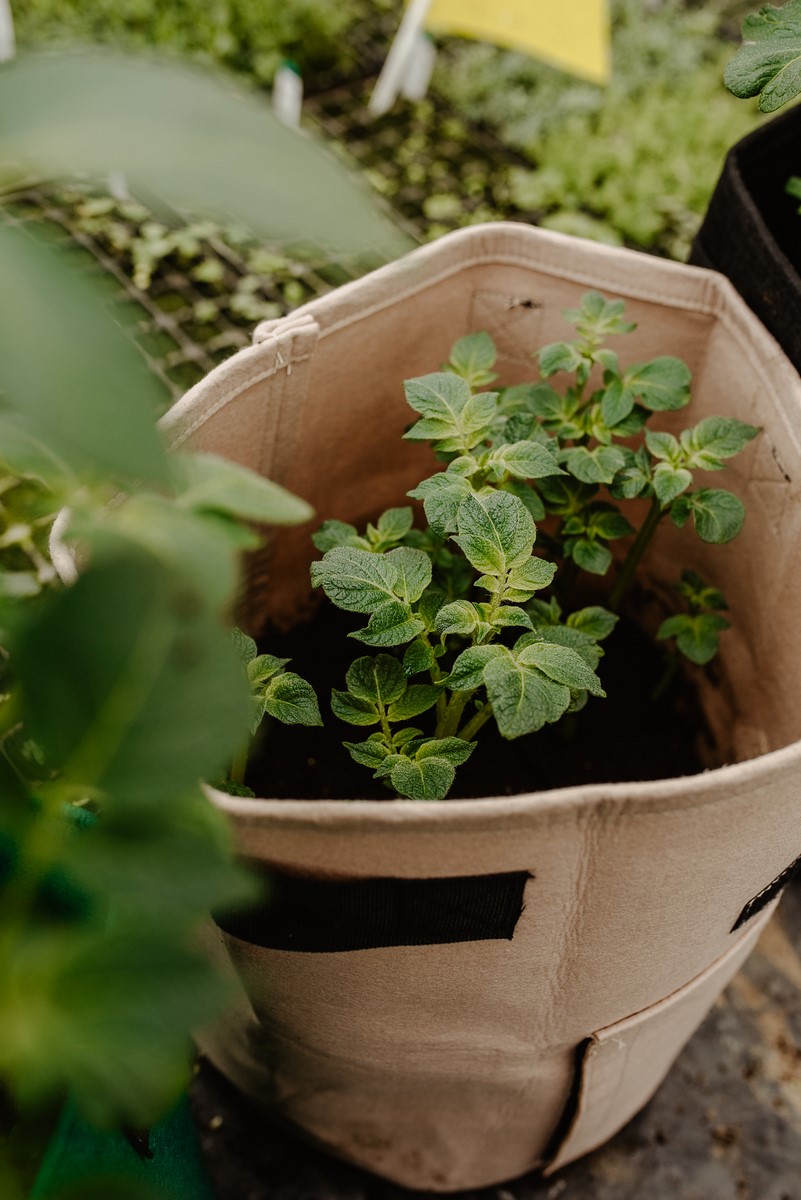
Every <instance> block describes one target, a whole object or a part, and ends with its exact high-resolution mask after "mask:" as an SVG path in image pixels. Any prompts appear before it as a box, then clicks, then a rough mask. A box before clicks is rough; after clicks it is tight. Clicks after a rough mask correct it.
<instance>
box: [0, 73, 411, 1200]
mask: <svg viewBox="0 0 801 1200" xmlns="http://www.w3.org/2000/svg"><path fill="white" fill-rule="evenodd" d="M15 163H16V164H21V163H28V164H32V165H35V167H36V169H37V170H39V171H41V172H44V173H46V174H48V175H55V174H58V173H59V172H61V171H69V172H75V171H77V170H81V171H87V172H103V173H106V172H108V171H109V170H111V169H114V170H118V171H123V172H124V173H125V174H126V177H127V179H128V180H129V183H130V185H131V186H132V187H136V186H143V187H147V188H148V189H150V190H151V191H153V192H156V193H157V194H158V195H161V196H163V197H165V198H166V199H167V200H169V201H170V202H171V203H173V204H185V203H191V205H192V206H193V207H194V208H195V209H197V208H199V207H200V208H206V209H208V210H210V211H211V210H213V211H217V212H222V211H224V212H225V214H226V215H227V216H229V217H233V218H234V219H237V220H240V221H242V222H244V223H247V224H248V225H250V227H251V228H252V229H253V230H254V231H255V232H260V231H269V233H270V234H271V235H276V234H279V235H283V234H287V235H289V234H291V235H293V236H297V235H303V236H313V237H316V238H318V239H319V238H323V239H325V240H326V241H329V242H331V243H334V244H338V245H339V246H347V247H348V248H350V249H370V250H372V251H373V252H375V251H376V250H378V251H382V252H384V253H385V254H387V255H389V254H392V253H395V252H396V251H397V250H400V249H403V248H404V242H403V240H402V239H401V238H400V237H399V235H398V234H396V233H395V231H394V230H393V229H392V227H391V226H390V225H388V224H387V223H386V222H385V221H384V219H383V218H382V217H381V216H379V215H376V213H375V211H374V209H373V208H372V206H371V204H370V202H369V201H368V200H367V199H366V197H365V195H364V194H363V193H362V191H361V190H360V189H359V188H358V187H357V186H356V185H355V184H353V182H352V181H351V180H350V179H349V178H348V177H347V175H346V174H345V172H344V171H343V170H342V168H341V167H339V165H338V164H337V163H336V162H335V161H334V160H333V159H330V158H329V157H328V156H327V155H326V154H325V153H324V152H322V151H321V150H320V148H319V147H318V146H316V145H315V143H314V142H313V141H311V140H310V139H308V138H306V137H305V136H302V135H298V134H297V133H294V132H290V131H288V130H286V129H284V128H283V127H281V126H279V125H278V124H277V123H276V122H275V121H274V120H273V118H272V116H271V114H270V113H269V112H268V111H267V110H266V109H265V108H264V106H263V105H261V104H259V103H258V102H257V101H256V100H255V99H254V98H253V97H252V96H248V95H246V94H244V93H242V92H241V91H240V90H239V89H237V88H235V87H234V86H233V85H232V84H230V83H229V82H228V81H227V80H225V81H224V82H218V81H215V80H212V79H209V78H204V77H203V76H202V75H201V74H199V73H198V72H197V71H189V70H185V69H183V68H177V67H175V66H172V65H171V66H163V65H161V64H158V63H155V62H151V61H144V62H138V61H135V60H133V59H131V58H127V57H124V56H120V55H109V54H104V55H102V56H101V55H99V54H71V55H69V56H66V57H63V58H59V57H57V56H49V55H42V56H34V57H30V58H27V59H25V58H21V59H20V60H18V61H16V62H14V63H12V64H11V65H8V66H4V67H2V68H0V168H2V170H3V174H4V176H5V177H8V174H9V171H10V169H11V165H12V164H15ZM0 261H2V264H3V277H2V279H3V287H2V291H0V503H3V500H4V497H6V496H9V495H12V494H17V495H19V496H22V498H23V502H24V503H23V508H22V511H21V512H20V513H18V514H17V515H15V518H14V520H15V522H16V524H15V525H14V530H15V531H16V532H15V534H14V536H15V537H18V538H19V539H21V541H20V542H19V545H17V544H16V543H15V544H13V545H12V544H11V543H12V542H13V538H12V539H11V541H6V542H5V543H4V545H3V546H0V1029H2V1030H3V1036H2V1038H1V1039H0V1097H2V1096H3V1095H4V1096H5V1101H6V1103H5V1106H4V1107H5V1108H6V1109H8V1108H9V1107H10V1108H11V1110H12V1111H15V1112H16V1113H17V1118H16V1119H23V1120H24V1119H25V1114H27V1113H32V1112H35V1111H37V1110H39V1109H41V1107H42V1106H43V1105H46V1104H50V1103H52V1102H53V1100H56V1099H58V1098H59V1097H60V1096H62V1095H64V1094H66V1093H67V1092H70V1093H71V1094H72V1096H73V1098H74V1100H75V1102H76V1103H77V1105H78V1106H79V1108H80V1109H81V1111H82V1112H83V1113H84V1114H85V1115H86V1116H87V1117H89V1118H90V1119H91V1120H92V1121H94V1122H95V1123H97V1124H98V1125H101V1126H107V1127H113V1126H119V1125H121V1124H126V1123H127V1124H130V1125H133V1126H142V1125H147V1124H148V1123H150V1122H152V1121H154V1120H155V1119H157V1118H158V1117H159V1116H160V1115H161V1114H162V1113H163V1112H164V1111H166V1109H167V1108H168V1107H169V1105H170V1104H171V1103H172V1102H173V1101H174V1099H175V1097H176V1095H177V1094H178V1093H179V1092H180V1090H181V1088H182V1087H183V1086H185V1084H186V1081H187V1078H188V1072H189V1064H190V1059H191V1043H190V1032H191V1030H192V1029H193V1028H194V1027H195V1026H196V1025H197V1024H198V1023H199V1022H201V1021H203V1020H206V1019H207V1018H209V1017H210V1016H212V1015H213V1014H214V1012H215V1011H216V1010H217V1008H218V1007H219V1005H220V1003H221V1001H222V1000H223V999H224V995H225V989H224V987H223V985H222V984H221V982H220V980H219V979H218V978H217V976H216V974H215V973H214V971H213V969H212V968H211V966H210V965H209V963H208V962H207V961H206V960H205V958H204V957H203V955H202V954H201V953H200V952H199V951H198V949H197V948H196V945H195V934H196V930H197V927H198V925H199V923H200V922H201V921H202V920H203V919H204V916H205V914H206V913H207V911H208V910H209V909H212V910H213V909H215V908H216V909H219V908H221V907H225V906H226V905H231V904H234V903H239V902H241V901H242V900H243V899H244V898H246V897H247V896H249V895H251V894H252V890H253V886H254V885H253V884H252V882H251V880H250V878H249V877H248V876H247V875H246V874H245V873H244V872H243V871H242V870H241V869H240V868H239V867H238V866H237V865H236V864H235V862H234V860H233V856H232V850H231V846H230V841H229V836H228V831H227V827H226V825H225V823H224V822H223V820H222V818H221V817H220V815H219V814H218V813H217V812H216V810H215V809H213V808H212V806H211V805H210V804H209V803H208V802H207V800H206V799H205V797H204V795H203V792H202V789H201V787H200V782H199V781H200V779H201V778H203V777H213V776H214V775H215V774H218V773H221V772H222V770H223V768H224V766H225V764H226V763H227V762H228V761H229V760H230V758H231V755H232V753H233V752H234V751H235V749H236V748H237V746H239V745H241V743H242V741H243V739H245V738H246V737H247V735H248V729H249V724H250V718H251V708H252V704H251V700H250V697H249V694H248V688H247V683H246V680H245V678H244V674H243V672H242V670H241V664H240V663H239V661H238V658H237V655H236V651H235V649H234V647H233V643H232V641H231V639H230V637H229V635H228V627H229V625H230V623H231V620H232V608H233V600H234V595H235V591H236V586H237V581H238V573H239V572H238V562H239V557H240V555H241V552H242V551H243V550H244V549H248V548H252V547H254V546H255V545H257V544H258V542H259V540H260V537H261V536H262V534H261V533H260V532H259V533H257V532H255V531H254V528H253V526H252V525H251V522H254V521H255V522H257V527H258V529H259V530H260V531H262V530H263V529H264V528H265V527H268V526H269V525H271V524H282V523H292V522H300V521H305V520H308V519H309V518H310V516H311V515H312V514H311V510H310V509H309V506H308V505H307V504H305V502H303V501H302V500H300V499H297V498H295V497H292V496H290V495H289V494H288V493H286V492H285V491H283V490H282V489H281V488H279V487H277V486H276V485H275V484H272V483H268V482H267V481H265V480H262V479H261V478H260V477H259V476H257V475H254V474H252V473H250V472H248V471H246V470H245V469H244V468H242V467H238V466H234V465H233V464H228V463H226V462H225V461H224V460H221V459H215V458H213V457H212V456H208V455H203V456H191V455H187V454H182V455H180V456H179V455H172V454H170V453H168V452H167V449H166V447H165V446H164V444H163V442H162V438H161V435H160V433H158V432H157V430H156V428H155V419H154V414H155V411H156V407H157V404H158V397H157V393H156V390H155V387H154V384H153V381H152V379H151V378H150V377H149V374H148V371H147V369H146V367H145V365H144V362H143V361H142V360H141V359H140V357H139V355H138V354H137V353H136V352H135V351H134V350H133V348H132V347H131V346H130V344H129V342H128V341H127V339H126V337H125V335H124V334H123V332H122V330H121V329H120V328H119V327H118V326H116V325H115V324H114V323H113V321H111V319H110V318H109V317H108V315H107V314H106V312H105V311H104V309H103V306H102V302H101V301H100V299H99V297H98V296H96V295H95V294H94V292H93V290H92V288H91V287H90V284H89V282H88V281H87V280H86V279H83V278H80V277H78V276H76V275H74V274H73V275H72V276H70V274H69V273H68V271H67V268H66V267H65V265H64V263H63V262H62V261H61V259H60V256H59V254H58V252H56V251H55V250H53V249H49V248H46V247H44V246H42V245H40V244H37V243H36V242H34V241H33V240H32V239H30V238H29V237H28V236H27V235H26V234H25V233H22V232H19V231H16V230H12V229H0ZM17 489H22V490H21V491H19V492H18V491H17ZM29 496H30V497H32V498H33V499H31V500H28V497H29ZM25 504H28V508H29V510H30V511H29V512H26V509H25V507H24V505H25ZM58 511H61V512H62V514H63V516H62V518H61V524H62V526H63V528H62V530H61V535H62V539H63V544H62V551H61V554H62V559H65V561H66V566H67V567H69V566H70V564H71V563H72V561H73V557H74V560H75V563H77V566H78V568H79V570H77V571H76V570H75V569H73V570H67V571H66V572H65V577H66V578H67V579H68V580H69V582H68V584H67V586H62V585H61V584H60V583H59V580H58V578H57V576H56V574H55V572H54V571H53V570H52V568H50V567H49V564H47V563H40V564H39V567H38V569H37V570H35V571H24V570H18V569H16V568H17V567H18V566H19V563H18V559H17V558H15V557H14V555H15V554H17V552H18V550H19V548H20V546H21V545H23V543H24V544H25V545H27V544H28V542H30V539H31V537H33V532H32V531H35V530H39V531H40V532H41V530H42V528H43V526H42V522H43V521H44V522H45V523H46V522H47V521H48V519H49V518H48V517H47V515H46V514H48V513H49V514H51V515H53V514H55V513H56V512H58ZM43 514H45V515H44V516H43ZM26 522H27V523H26ZM26 538H27V539H28V542H26V541H25V539H26ZM62 569H63V568H62ZM0 1107H2V1106H0ZM4 1140H5V1138H4V1136H3V1131H2V1130H0V1178H2V1185H3V1189H4V1190H3V1194H4V1196H8V1198H9V1200H16V1197H17V1196H18V1195H19V1196H22V1195H23V1194H24V1192H25V1184H24V1182H20V1181H19V1180H16V1181H15V1178H14V1164H13V1163H10V1162H8V1161H3V1153H2V1145H3V1142H4Z"/></svg>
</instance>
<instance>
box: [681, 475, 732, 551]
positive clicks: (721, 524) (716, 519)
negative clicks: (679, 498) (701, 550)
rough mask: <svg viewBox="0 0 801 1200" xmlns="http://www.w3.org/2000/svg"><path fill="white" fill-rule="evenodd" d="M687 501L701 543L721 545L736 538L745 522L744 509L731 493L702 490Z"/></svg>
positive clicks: (711, 489) (709, 489)
mask: <svg viewBox="0 0 801 1200" xmlns="http://www.w3.org/2000/svg"><path fill="white" fill-rule="evenodd" d="M688 499H689V501H690V505H691V511H692V515H693V521H694V522H695V528H696V531H697V533H698V536H699V537H700V539H701V541H702V542H709V543H711V544H713V545H722V544H723V543H725V542H730V541H731V540H732V539H733V538H736V537H737V534H738V533H739V532H740V530H741V529H742V527H743V524H744V522H745V508H744V507H743V502H742V500H740V499H739V497H737V496H735V495H734V494H733V493H732V492H726V491H722V490H718V489H713V488H703V489H702V490H701V491H700V492H694V493H692V495H691V496H689V497H688Z"/></svg>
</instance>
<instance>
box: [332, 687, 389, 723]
mask: <svg viewBox="0 0 801 1200" xmlns="http://www.w3.org/2000/svg"><path fill="white" fill-rule="evenodd" d="M331 711H332V713H333V714H334V716H335V717H339V719H340V721H347V722H348V724H349V725H377V724H378V722H379V720H380V717H379V715H378V707H377V705H375V704H372V703H371V702H370V701H369V700H360V699H359V698H358V697H357V696H351V695H350V693H349V692H340V691H337V689H336V688H334V689H333V690H332V691H331Z"/></svg>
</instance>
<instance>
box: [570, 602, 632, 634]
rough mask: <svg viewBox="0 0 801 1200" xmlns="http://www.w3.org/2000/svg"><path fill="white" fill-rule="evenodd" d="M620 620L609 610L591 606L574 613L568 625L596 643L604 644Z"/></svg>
mask: <svg viewBox="0 0 801 1200" xmlns="http://www.w3.org/2000/svg"><path fill="white" fill-rule="evenodd" d="M619 620H620V618H619V617H618V616H617V615H616V614H615V613H612V612H609V610H608V609H607V608H602V607H601V606H600V605H598V604H591V605H589V606H588V607H587V608H580V609H578V610H577V611H576V612H572V613H571V614H570V616H569V617H568V618H567V624H568V625H570V626H571V627H572V628H573V629H578V630H580V631H581V632H582V633H586V634H589V636H590V637H591V638H595V640H596V641H599V642H602V641H603V640H604V638H608V637H609V634H610V633H611V632H612V630H613V629H614V628H615V626H616V625H617V623H618V621H619Z"/></svg>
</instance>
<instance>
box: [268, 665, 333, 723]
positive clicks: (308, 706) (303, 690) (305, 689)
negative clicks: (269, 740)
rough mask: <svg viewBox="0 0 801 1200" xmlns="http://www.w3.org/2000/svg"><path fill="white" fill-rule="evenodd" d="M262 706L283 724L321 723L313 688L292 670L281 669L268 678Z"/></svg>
mask: <svg viewBox="0 0 801 1200" xmlns="http://www.w3.org/2000/svg"><path fill="white" fill-rule="evenodd" d="M264 708H265V711H266V712H267V713H268V714H269V715H270V716H271V717H275V719H276V720H277V721H282V722H283V724H284V725H322V723H323V719H322V717H321V716H320V708H319V705H318V704H317V697H316V695H315V694H314V688H313V687H312V686H311V684H310V683H307V682H306V680H305V679H302V678H301V677H300V675H296V674H295V673H294V671H283V672H282V673H281V674H280V675H276V676H275V678H273V679H271V680H270V684H269V686H268V688H267V690H266V692H265V693H264Z"/></svg>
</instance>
